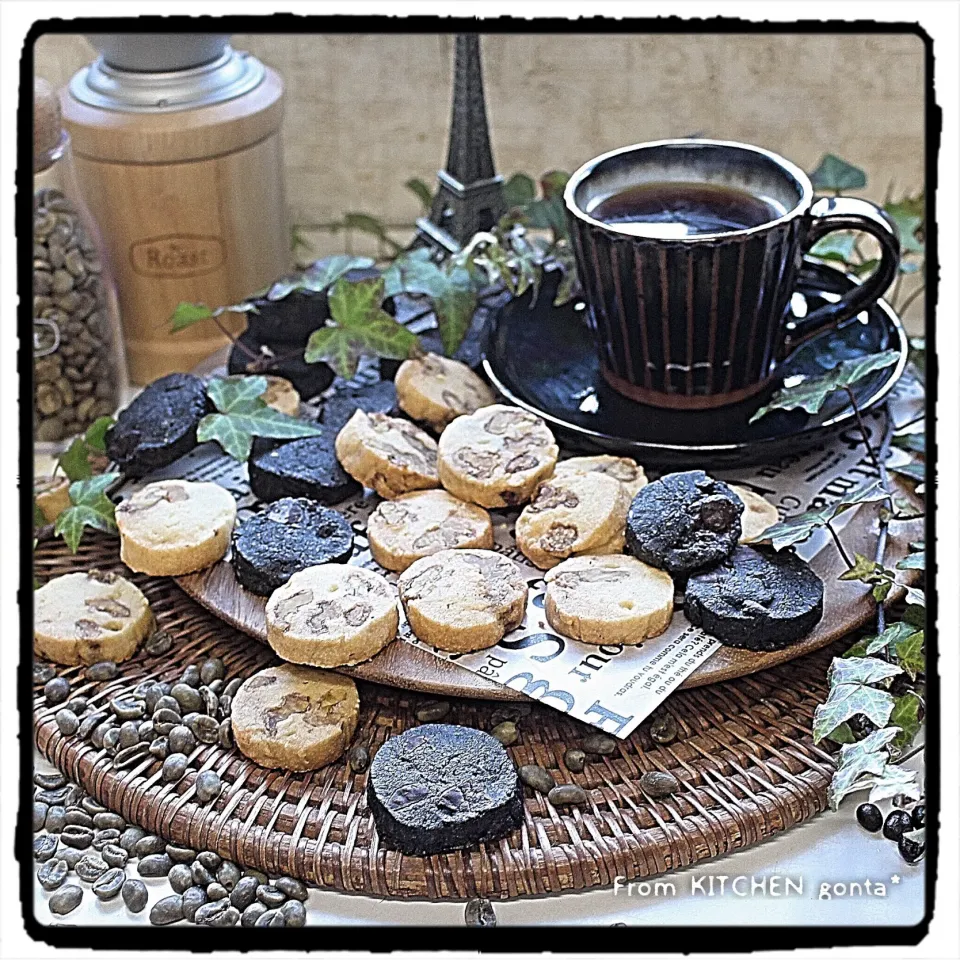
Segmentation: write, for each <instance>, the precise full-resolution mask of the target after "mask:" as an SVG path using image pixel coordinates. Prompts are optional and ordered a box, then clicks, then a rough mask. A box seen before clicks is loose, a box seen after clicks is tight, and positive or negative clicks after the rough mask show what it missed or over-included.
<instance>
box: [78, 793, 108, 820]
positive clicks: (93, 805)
mask: <svg viewBox="0 0 960 960" xmlns="http://www.w3.org/2000/svg"><path fill="white" fill-rule="evenodd" d="M80 806H81V807H82V808H83V810H84V811H85V812H86V813H89V814H90V816H91V817H95V816H96V815H97V814H98V813H106V812H107V808H106V807H105V806H104V805H103V804H102V803H100V802H99V801H98V800H95V799H94V798H93V797H84V798H83V799H82V800H81V801H80Z"/></svg>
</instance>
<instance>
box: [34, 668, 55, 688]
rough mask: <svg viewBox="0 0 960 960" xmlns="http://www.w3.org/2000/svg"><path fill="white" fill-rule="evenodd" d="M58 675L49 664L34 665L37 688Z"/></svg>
mask: <svg viewBox="0 0 960 960" xmlns="http://www.w3.org/2000/svg"><path fill="white" fill-rule="evenodd" d="M56 675H57V671H56V670H54V669H53V667H51V666H50V664H49V663H35V664H34V665H33V682H34V684H35V685H37V686H43V685H44V684H46V683H48V682H49V681H50V680H52V679H53V678H54V677H55V676H56Z"/></svg>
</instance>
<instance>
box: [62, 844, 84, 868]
mask: <svg viewBox="0 0 960 960" xmlns="http://www.w3.org/2000/svg"><path fill="white" fill-rule="evenodd" d="M84 856H86V854H85V853H84V851H83V850H76V849H74V848H73V847H61V848H60V850H59V852H58V853H57V857H58V858H59V859H60V860H62V861H63V862H64V863H65V864H66V865H67V869H69V870H76V868H77V864H78V863H79V862H80V861H81V860H82V859H83V858H84Z"/></svg>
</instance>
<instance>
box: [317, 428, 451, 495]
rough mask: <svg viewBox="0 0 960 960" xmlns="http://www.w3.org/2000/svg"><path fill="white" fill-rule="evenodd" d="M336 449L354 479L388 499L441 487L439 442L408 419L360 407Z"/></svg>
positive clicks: (338, 439) (339, 439)
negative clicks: (412, 491)
mask: <svg viewBox="0 0 960 960" xmlns="http://www.w3.org/2000/svg"><path fill="white" fill-rule="evenodd" d="M335 449H336V452H337V459H338V460H339V461H340V464H341V465H342V466H343V469H344V470H346V471H347V473H349V474H350V476H351V477H353V478H354V480H359V481H360V483H362V484H363V485H364V486H365V487H369V488H370V489H371V490H374V491H376V492H377V493H379V494H380V496H381V497H385V498H386V499H387V500H393V499H395V498H396V497H399V496H400V495H401V494H403V493H409V492H410V491H411V490H428V489H430V488H433V487H439V486H440V478H439V477H438V475H437V441H436V440H434V439H433V437H431V436H430V435H429V434H427V433H424V432H423V430H421V429H420V428H419V427H418V426H415V425H414V424H412V423H410V422H409V421H408V420H401V419H400V418H399V417H388V416H387V415H386V414H385V413H365V412H364V411H363V410H357V412H356V413H355V414H354V415H353V416H352V417H351V418H350V419H349V420H348V421H347V423H346V425H345V426H344V427H343V429H342V430H341V431H340V432H339V433H338V434H337V440H336V444H335Z"/></svg>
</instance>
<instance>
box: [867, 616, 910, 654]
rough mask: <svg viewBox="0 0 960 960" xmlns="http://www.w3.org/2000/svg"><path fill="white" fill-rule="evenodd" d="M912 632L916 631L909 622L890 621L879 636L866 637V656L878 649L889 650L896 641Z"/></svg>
mask: <svg viewBox="0 0 960 960" xmlns="http://www.w3.org/2000/svg"><path fill="white" fill-rule="evenodd" d="M914 633H916V630H915V628H914V627H911V626H910V624H909V623H903V622H902V621H900V622H898V623H892V624H890V626H889V627H887V629H886V630H884V631H883V633H881V634H880V636H878V637H872V638H868V640H869V642H868V643H867V647H866V651H865V652H866V654H867V655H868V656H869V655H870V654H873V653H876V652H877V651H878V650H886V651H888V652H889V651H891V650H892V649H893V648H894V647H895V645H896V644H897V643H899V642H900V641H901V640H903V639H905V638H906V637H909V636H911V635H912V634H914Z"/></svg>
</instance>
